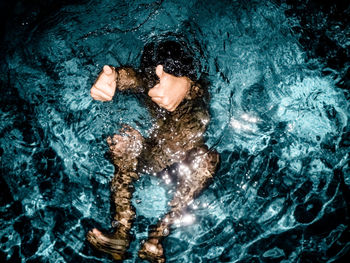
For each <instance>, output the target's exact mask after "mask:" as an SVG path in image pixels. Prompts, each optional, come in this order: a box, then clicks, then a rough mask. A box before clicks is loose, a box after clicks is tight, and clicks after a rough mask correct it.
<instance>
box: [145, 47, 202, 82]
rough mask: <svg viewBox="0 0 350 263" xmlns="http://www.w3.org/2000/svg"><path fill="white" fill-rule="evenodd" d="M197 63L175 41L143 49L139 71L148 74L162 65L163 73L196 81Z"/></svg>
mask: <svg viewBox="0 0 350 263" xmlns="http://www.w3.org/2000/svg"><path fill="white" fill-rule="evenodd" d="M197 64H198V63H196V62H195V61H194V56H193V54H192V52H191V51H190V50H188V49H187V48H186V47H185V46H184V45H181V44H180V43H179V42H176V41H170V40H168V41H163V42H160V43H154V42H152V43H149V44H147V45H146V46H145V47H144V50H143V54H142V57H141V64H140V67H141V70H142V71H144V72H147V71H148V73H150V71H152V70H153V71H154V68H155V67H156V66H157V65H163V67H164V71H165V72H167V73H169V74H172V75H174V76H177V77H180V76H187V77H189V78H190V79H191V80H193V81H196V80H197V74H198V72H197V68H198V65H197Z"/></svg>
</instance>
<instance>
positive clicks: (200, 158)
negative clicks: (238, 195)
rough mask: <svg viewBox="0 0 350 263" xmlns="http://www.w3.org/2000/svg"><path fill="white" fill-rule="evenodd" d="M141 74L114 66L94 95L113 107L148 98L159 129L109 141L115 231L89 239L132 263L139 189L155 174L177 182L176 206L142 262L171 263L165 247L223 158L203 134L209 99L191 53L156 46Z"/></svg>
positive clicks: (152, 233) (169, 44)
mask: <svg viewBox="0 0 350 263" xmlns="http://www.w3.org/2000/svg"><path fill="white" fill-rule="evenodd" d="M141 69H142V70H139V71H136V70H134V69H132V68H130V67H119V68H114V67H111V66H107V65H106V66H104V67H103V70H102V72H101V73H100V75H99V76H98V78H97V80H96V82H95V84H94V85H93V86H92V88H91V96H92V97H93V98H94V99H95V100H100V101H110V100H112V98H113V96H114V93H115V91H116V89H118V90H119V91H131V92H140V93H147V94H148V96H145V102H146V105H147V106H148V108H149V109H150V113H151V114H152V115H153V117H154V118H155V121H156V124H155V125H154V127H153V128H152V131H151V133H150V136H149V137H148V138H143V137H142V135H141V134H140V133H139V132H138V131H137V130H135V129H134V128H132V127H130V126H126V125H125V126H124V127H123V128H122V129H121V130H120V133H119V134H115V135H113V136H112V137H109V138H108V139H107V142H108V144H109V148H110V153H111V159H112V161H113V163H114V165H115V174H114V177H113V179H112V182H111V191H112V201H113V203H114V205H115V215H114V220H113V221H112V226H113V227H114V230H113V232H112V233H109V234H105V233H101V232H100V231H99V230H97V229H93V230H91V231H89V233H88V234H87V239H88V241H89V242H90V243H91V244H92V245H93V246H94V247H95V248H97V249H98V250H100V251H103V252H106V253H109V254H111V255H112V256H113V258H114V259H116V260H122V259H124V258H125V253H126V250H127V248H128V247H129V244H130V241H131V236H130V229H131V227H132V221H133V219H134V217H135V211H134V208H133V206H132V204H131V198H132V183H133V182H134V181H135V180H137V179H138V178H139V174H141V173H148V174H154V175H156V176H158V177H160V178H163V179H164V180H166V181H168V182H169V181H172V182H176V191H175V193H174V197H173V199H172V201H171V202H170V203H169V205H170V211H169V212H168V213H167V214H166V215H165V216H164V217H163V218H162V219H161V220H160V221H159V222H158V223H157V225H155V226H152V227H150V228H149V229H150V230H149V237H148V240H146V241H144V243H143V244H142V245H141V248H140V250H139V256H140V257H141V258H143V259H146V260H149V261H151V262H165V257H164V251H163V247H162V240H163V239H164V238H165V237H166V236H168V235H169V234H170V231H171V227H172V225H173V224H174V222H176V221H177V220H181V218H182V217H183V216H184V215H185V212H186V209H187V207H188V205H189V204H190V203H191V202H192V201H193V199H194V198H195V197H196V196H197V195H198V194H199V193H201V191H202V190H203V189H204V188H205V187H206V186H207V185H208V183H209V181H210V180H211V179H212V177H213V175H214V173H215V170H216V168H217V165H218V163H219V156H218V154H217V153H216V152H215V151H213V150H208V148H207V147H206V146H205V144H204V140H203V133H204V131H205V129H206V124H207V123H208V122H209V114H208V109H207V106H208V92H207V90H205V88H203V87H202V86H203V85H200V84H199V83H196V82H194V80H195V79H196V77H195V67H194V63H193V59H192V57H191V56H189V54H188V52H186V50H185V48H184V47H183V46H181V45H180V44H179V43H177V42H173V41H166V42H162V43H160V44H159V45H155V44H154V43H152V44H149V45H147V46H146V47H145V49H144V52H143V55H142V58H141ZM147 98H148V99H147ZM149 99H151V100H149Z"/></svg>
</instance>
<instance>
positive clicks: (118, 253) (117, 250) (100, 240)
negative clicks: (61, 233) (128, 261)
mask: <svg viewBox="0 0 350 263" xmlns="http://www.w3.org/2000/svg"><path fill="white" fill-rule="evenodd" d="M86 239H87V240H88V241H89V242H90V244H91V245H93V246H94V247H95V248H96V249H97V250H99V251H102V252H104V253H108V254H110V255H111V256H112V257H113V258H114V259H115V260H122V259H123V258H124V255H125V252H126V249H127V247H128V246H129V242H128V241H127V240H125V239H122V238H118V236H117V235H113V234H112V235H107V234H103V233H101V232H100V231H99V230H97V229H96V228H94V229H93V230H90V231H89V232H88V233H87V235H86Z"/></svg>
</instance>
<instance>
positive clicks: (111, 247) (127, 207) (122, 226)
mask: <svg viewBox="0 0 350 263" xmlns="http://www.w3.org/2000/svg"><path fill="white" fill-rule="evenodd" d="M107 142H108V144H109V146H110V150H111V157H112V160H113V163H114V165H115V168H116V173H115V174H114V177H113V179H112V182H111V190H112V202H113V203H114V205H115V216H114V220H113V221H112V226H113V227H114V228H115V230H114V231H113V232H112V233H111V234H103V233H101V232H100V231H99V230H97V229H93V230H91V231H89V232H88V234H87V240H88V241H89V242H90V243H91V244H92V245H93V246H94V247H95V248H96V249H98V250H100V251H102V252H105V253H108V254H111V255H112V256H113V258H114V259H116V260H120V259H123V258H124V254H125V252H126V249H127V248H128V246H129V244H130V238H131V237H130V234H129V231H130V229H131V226H132V221H133V219H134V217H135V211H134V208H133V206H132V204H131V198H132V189H133V188H132V183H133V181H134V180H135V179H137V178H138V175H137V173H136V166H137V157H138V155H139V154H140V152H141V149H142V143H143V138H142V136H141V134H140V133H139V132H137V131H136V130H134V129H132V128H130V127H127V126H125V127H124V128H123V129H122V130H121V134H116V135H114V136H113V137H112V138H108V139H107Z"/></svg>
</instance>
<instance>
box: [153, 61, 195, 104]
mask: <svg viewBox="0 0 350 263" xmlns="http://www.w3.org/2000/svg"><path fill="white" fill-rule="evenodd" d="M156 74H157V76H158V78H159V80H160V81H159V83H158V84H157V85H155V86H154V87H153V88H152V89H150V90H149V92H148V96H150V97H151V98H152V100H153V101H154V102H155V103H157V104H158V105H159V106H160V107H162V108H164V109H166V110H168V111H174V110H176V108H177V106H179V104H180V103H181V101H182V100H183V99H184V98H185V97H186V94H187V92H188V91H189V90H190V88H191V80H190V79H189V78H187V77H175V76H173V75H170V74H168V73H166V72H164V71H163V66H162V65H158V66H157V68H156Z"/></svg>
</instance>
